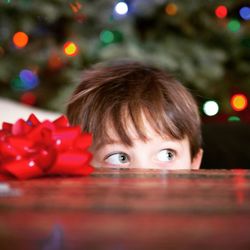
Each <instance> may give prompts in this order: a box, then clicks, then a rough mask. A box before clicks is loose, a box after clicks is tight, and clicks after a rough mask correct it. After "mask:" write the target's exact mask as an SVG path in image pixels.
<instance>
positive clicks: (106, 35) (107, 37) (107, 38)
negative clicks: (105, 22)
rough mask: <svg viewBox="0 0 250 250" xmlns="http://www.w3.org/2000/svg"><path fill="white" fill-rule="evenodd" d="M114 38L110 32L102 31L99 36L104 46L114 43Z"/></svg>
mask: <svg viewBox="0 0 250 250" xmlns="http://www.w3.org/2000/svg"><path fill="white" fill-rule="evenodd" d="M114 38H115V36H114V33H113V32H112V31H110V30H103V31H102V32H101V34H100V39H101V41H102V42H103V43H105V44H109V43H112V42H114Z"/></svg>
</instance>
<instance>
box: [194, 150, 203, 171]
mask: <svg viewBox="0 0 250 250" xmlns="http://www.w3.org/2000/svg"><path fill="white" fill-rule="evenodd" d="M202 156H203V149H202V148H200V149H199V151H198V153H197V154H196V156H195V157H194V158H193V159H192V163H191V169H199V168H200V165H201V160H202Z"/></svg>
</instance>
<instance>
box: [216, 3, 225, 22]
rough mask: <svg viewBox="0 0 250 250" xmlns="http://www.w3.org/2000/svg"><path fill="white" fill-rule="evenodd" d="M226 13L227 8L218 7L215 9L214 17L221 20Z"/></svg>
mask: <svg viewBox="0 0 250 250" xmlns="http://www.w3.org/2000/svg"><path fill="white" fill-rule="evenodd" d="M227 12H228V11H227V7H226V6H224V5H220V6H218V7H217V8H216V9H215V15H216V16H217V17H218V18H221V19H222V18H225V17H226V16H227Z"/></svg>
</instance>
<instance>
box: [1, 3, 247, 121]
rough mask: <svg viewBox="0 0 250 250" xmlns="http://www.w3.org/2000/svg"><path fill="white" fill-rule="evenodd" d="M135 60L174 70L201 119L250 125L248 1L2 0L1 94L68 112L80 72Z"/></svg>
mask: <svg viewBox="0 0 250 250" xmlns="http://www.w3.org/2000/svg"><path fill="white" fill-rule="evenodd" d="M116 58H132V59H136V60H139V61H143V62H150V63H151V64H154V65H156V66H159V67H162V68H163V69H166V70H168V71H170V72H171V73H173V74H175V75H176V77H177V78H178V79H179V80H180V81H182V82H183V83H184V84H185V85H186V86H187V87H188V88H189V89H190V90H191V91H192V92H193V94H194V95H195V97H196V99H197V101H198V103H199V107H200V112H201V115H202V119H203V122H205V123H209V122H219V123H230V122H233V123H234V122H243V123H249V122H250V109H249V106H248V101H249V97H250V3H249V1H240V0H237V1H235V0H232V1H231V0H225V1H223V0H220V1H215V0H207V1H192V0H189V1H188V0H182V1H178V0H173V1H166V0H123V1H118V0H117V1H113V0H75V1H73V0H71V1H66V0H65V1H62V0H40V1H39V0H0V96H1V98H9V99H11V100H14V101H17V102H19V103H23V104H27V105H30V106H32V107H38V108H41V109H48V110H51V111H56V112H64V109H65V103H66V101H67V99H68V97H69V95H70V94H71V93H72V91H73V89H74V87H75V86H76V84H77V83H78V82H79V79H80V77H81V71H82V70H83V69H85V68H86V67H88V66H90V65H92V64H93V63H97V62H100V61H103V60H109V59H116Z"/></svg>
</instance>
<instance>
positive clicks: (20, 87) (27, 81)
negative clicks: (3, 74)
mask: <svg viewBox="0 0 250 250" xmlns="http://www.w3.org/2000/svg"><path fill="white" fill-rule="evenodd" d="M38 84H39V79H38V76H37V75H36V74H35V73H34V72H32V71H31V70H28V69H23V70H21V71H20V73H19V75H18V76H17V77H15V78H14V79H13V80H12V81H11V88H12V89H13V90H15V91H27V90H31V89H34V88H36V87H37V86H38Z"/></svg>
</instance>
